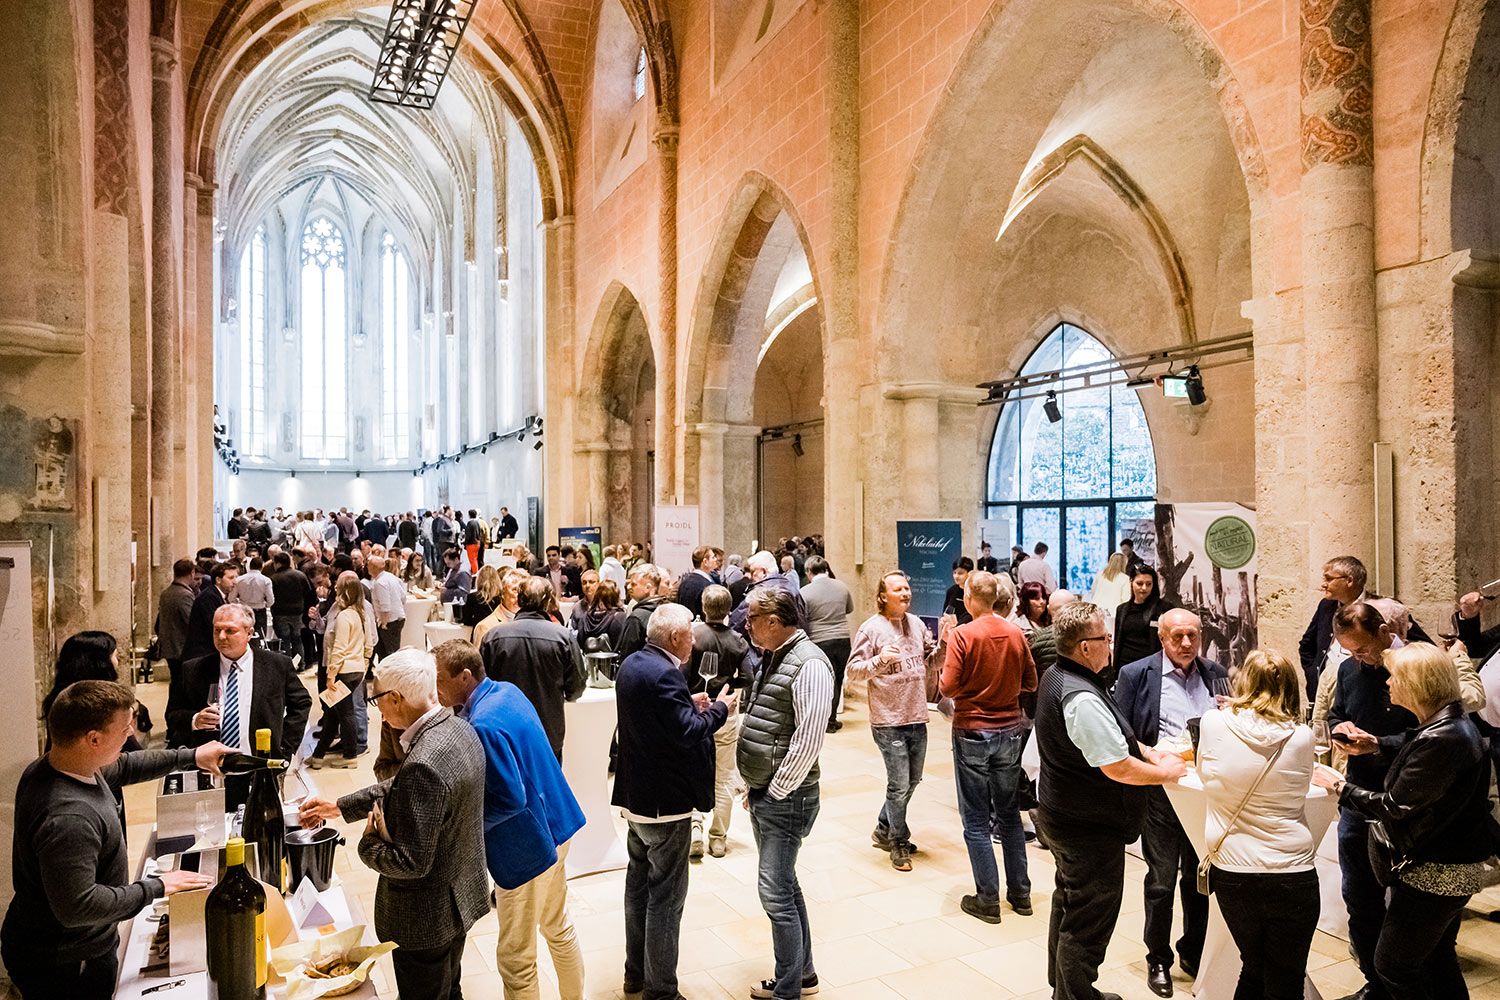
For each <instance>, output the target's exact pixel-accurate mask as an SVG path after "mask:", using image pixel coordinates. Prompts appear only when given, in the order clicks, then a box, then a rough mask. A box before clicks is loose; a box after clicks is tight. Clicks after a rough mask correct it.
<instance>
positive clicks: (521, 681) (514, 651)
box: [479, 577, 586, 761]
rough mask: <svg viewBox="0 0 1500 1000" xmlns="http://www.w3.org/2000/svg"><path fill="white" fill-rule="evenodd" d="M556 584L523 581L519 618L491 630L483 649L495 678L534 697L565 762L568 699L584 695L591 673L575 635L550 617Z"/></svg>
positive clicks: (486, 667) (488, 669)
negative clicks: (549, 607) (564, 746)
mask: <svg viewBox="0 0 1500 1000" xmlns="http://www.w3.org/2000/svg"><path fill="white" fill-rule="evenodd" d="M550 586H551V585H550V584H548V583H547V581H546V580H543V579H540V578H539V577H532V578H530V579H529V580H526V581H525V582H524V583H522V584H521V590H520V593H519V594H518V595H517V596H516V600H517V602H518V603H517V605H516V606H517V608H518V609H519V610H518V611H517V612H516V617H515V618H514V619H513V620H512V621H510V622H507V623H506V624H505V625H503V626H501V627H499V628H492V629H490V630H489V632H487V633H485V637H484V640H483V641H482V642H481V643H480V644H479V653H480V656H481V657H482V658H483V659H484V672H485V673H486V674H487V675H488V676H489V677H491V678H492V679H494V680H497V681H509V682H510V683H512V684H514V685H515V686H516V687H518V688H520V689H521V690H522V691H524V692H525V693H526V697H527V698H530V699H531V704H532V707H534V708H535V709H536V714H537V715H538V716H540V717H541V720H542V728H544V729H546V730H547V739H548V741H549V742H550V743H551V744H552V750H553V752H554V753H556V754H557V759H558V760H559V761H560V760H562V747H563V736H564V734H565V732H566V729H567V721H566V717H565V715H564V710H563V703H564V702H565V701H577V700H578V698H579V697H580V696H581V695H582V694H583V691H584V682H585V680H586V674H585V673H584V669H583V654H582V653H581V652H580V651H579V649H578V641H577V640H576V639H574V638H573V633H572V632H570V631H569V630H568V629H567V628H565V627H563V626H562V625H559V624H557V623H556V622H554V621H552V620H551V619H550V618H548V617H547V606H548V599H549V597H550Z"/></svg>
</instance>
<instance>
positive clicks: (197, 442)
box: [178, 177, 244, 548]
mask: <svg viewBox="0 0 1500 1000" xmlns="http://www.w3.org/2000/svg"><path fill="white" fill-rule="evenodd" d="M190 182H191V183H190V185H189V186H187V187H186V188H185V190H184V205H183V208H184V212H185V213H186V214H187V222H186V227H185V229H184V232H183V235H182V239H183V247H184V250H183V279H182V280H183V304H184V309H183V315H182V323H181V324H180V329H181V331H182V341H183V357H184V358H191V359H192V361H193V363H192V366H191V369H190V370H189V371H186V372H184V378H183V383H182V390H183V393H184V394H185V395H188V394H190V395H191V398H192V400H193V403H192V408H191V415H190V417H189V419H188V420H187V421H186V422H185V423H183V425H182V426H181V427H179V431H178V437H179V439H182V438H183V437H184V436H185V437H186V442H185V443H186V447H185V449H184V450H185V454H186V463H185V464H186V468H187V469H189V470H191V471H190V473H189V477H188V478H189V484H190V485H189V490H190V492H189V501H188V507H187V511H188V512H189V513H188V516H186V517H183V518H180V521H181V524H182V526H183V530H186V531H188V532H190V533H191V538H192V539H193V541H192V543H191V544H192V545H193V547H194V548H196V547H197V546H198V544H200V543H199V542H197V541H196V539H199V538H201V539H204V542H203V543H202V544H208V541H209V540H210V539H213V538H214V537H215V536H216V535H217V534H218V533H219V531H222V528H219V529H218V530H216V526H215V523H214V469H215V464H216V463H217V462H218V455H217V453H216V452H215V450H214V444H213V435H212V433H211V431H210V428H211V427H212V426H213V420H214V385H215V381H214V364H215V362H214V343H215V341H214V314H215V310H216V308H217V299H216V297H215V296H214V252H215V248H214V190H215V188H214V185H213V184H209V183H206V182H204V181H202V180H200V179H198V178H196V177H194V178H191V179H190ZM188 196H191V199H192V200H191V201H188V200H187V197H188ZM240 447H244V445H243V443H240Z"/></svg>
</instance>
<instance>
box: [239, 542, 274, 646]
mask: <svg viewBox="0 0 1500 1000" xmlns="http://www.w3.org/2000/svg"><path fill="white" fill-rule="evenodd" d="M264 565H265V563H264V562H263V561H262V560H261V558H260V556H251V557H250V571H249V572H248V573H246V574H245V575H244V576H242V577H239V578H238V579H237V580H235V581H234V600H235V601H236V602H237V603H239V604H243V605H244V606H245V607H247V608H249V609H250V613H251V614H252V615H254V616H255V627H256V628H258V629H260V634H261V635H269V634H270V631H271V604H272V603H273V602H274V600H275V598H274V595H273V594H272V593H271V578H270V577H268V576H266V575H265V574H264V573H262V572H261V570H262V568H263V567H264Z"/></svg>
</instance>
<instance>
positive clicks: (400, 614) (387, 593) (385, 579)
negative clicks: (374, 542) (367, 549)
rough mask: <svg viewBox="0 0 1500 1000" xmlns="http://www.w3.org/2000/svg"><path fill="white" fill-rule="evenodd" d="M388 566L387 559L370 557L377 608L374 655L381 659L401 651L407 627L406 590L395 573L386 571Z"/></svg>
mask: <svg viewBox="0 0 1500 1000" xmlns="http://www.w3.org/2000/svg"><path fill="white" fill-rule="evenodd" d="M385 565H386V562H385V557H384V556H371V557H370V559H369V561H368V562H367V563H365V568H366V569H367V570H369V573H370V603H371V604H372V605H373V606H374V608H375V634H376V636H377V637H378V638H377V639H376V641H375V653H376V655H377V656H380V657H382V658H384V657H387V656H390V655H391V654H392V653H394V652H395V651H396V650H398V649H400V648H401V630H402V629H403V628H405V627H406V588H405V587H404V586H402V584H401V581H400V580H398V579H396V576H395V574H394V573H387V572H386V571H385Z"/></svg>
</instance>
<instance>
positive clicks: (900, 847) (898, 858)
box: [891, 844, 911, 872]
mask: <svg viewBox="0 0 1500 1000" xmlns="http://www.w3.org/2000/svg"><path fill="white" fill-rule="evenodd" d="M891 867H892V868H894V869H896V870H897V871H898V872H909V871H911V845H910V844H892V845H891Z"/></svg>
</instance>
